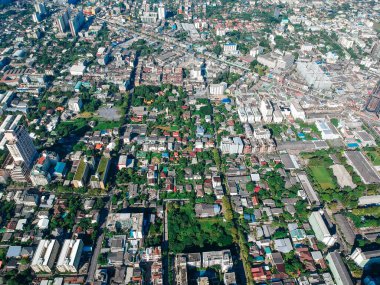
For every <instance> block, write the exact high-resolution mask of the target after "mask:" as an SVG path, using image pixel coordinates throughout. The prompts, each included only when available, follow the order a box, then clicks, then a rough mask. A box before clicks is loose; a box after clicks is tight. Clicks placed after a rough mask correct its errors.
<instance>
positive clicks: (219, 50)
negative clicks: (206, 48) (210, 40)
mask: <svg viewBox="0 0 380 285" xmlns="http://www.w3.org/2000/svg"><path fill="white" fill-rule="evenodd" d="M222 51H223V50H222V47H221V46H220V45H219V44H217V45H216V46H214V48H213V49H212V52H213V53H215V54H216V55H217V56H219V55H221V54H222Z"/></svg>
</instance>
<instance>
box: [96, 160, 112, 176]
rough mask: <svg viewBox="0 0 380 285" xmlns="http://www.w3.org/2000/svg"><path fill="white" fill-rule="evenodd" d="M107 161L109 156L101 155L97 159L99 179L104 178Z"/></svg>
mask: <svg viewBox="0 0 380 285" xmlns="http://www.w3.org/2000/svg"><path fill="white" fill-rule="evenodd" d="M108 162H109V158H106V157H105V156H102V158H101V159H100V161H99V165H98V170H97V173H98V174H99V177H100V179H101V180H104V176H105V175H106V172H107V171H106V170H107V166H108Z"/></svg>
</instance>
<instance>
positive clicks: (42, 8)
mask: <svg viewBox="0 0 380 285" xmlns="http://www.w3.org/2000/svg"><path fill="white" fill-rule="evenodd" d="M34 9H35V10H36V13H40V14H41V15H45V14H46V6H45V3H42V2H38V1H37V2H36V3H35V4H34Z"/></svg>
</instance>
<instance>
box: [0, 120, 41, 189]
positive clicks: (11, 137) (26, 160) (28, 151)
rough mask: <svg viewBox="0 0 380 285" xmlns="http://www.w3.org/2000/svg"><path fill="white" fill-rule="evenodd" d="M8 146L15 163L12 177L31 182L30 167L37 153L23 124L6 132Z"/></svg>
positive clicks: (16, 179) (15, 179) (11, 171)
mask: <svg viewBox="0 0 380 285" xmlns="http://www.w3.org/2000/svg"><path fill="white" fill-rule="evenodd" d="M4 137H5V139H6V140H7V144H6V146H7V148H8V150H9V153H10V156H11V157H12V160H13V164H11V166H12V169H10V174H11V178H12V180H13V181H17V182H30V169H31V167H32V164H33V161H34V159H35V157H36V155H37V150H36V148H35V147H34V144H33V141H32V139H31V138H30V136H29V134H28V132H27V131H26V130H25V129H24V127H23V126H17V127H16V128H15V129H14V130H8V131H6V132H5V133H4Z"/></svg>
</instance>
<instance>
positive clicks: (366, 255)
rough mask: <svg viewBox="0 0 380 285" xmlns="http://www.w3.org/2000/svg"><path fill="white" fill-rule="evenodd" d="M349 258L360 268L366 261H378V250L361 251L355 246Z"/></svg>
mask: <svg viewBox="0 0 380 285" xmlns="http://www.w3.org/2000/svg"><path fill="white" fill-rule="evenodd" d="M351 259H352V260H353V261H354V262H355V263H356V264H357V265H358V266H360V267H361V268H363V267H365V266H366V265H367V264H368V263H378V262H380V250H371V251H365V252H363V251H362V250H361V248H359V247H357V248H356V249H355V251H354V252H353V253H352V254H351Z"/></svg>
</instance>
